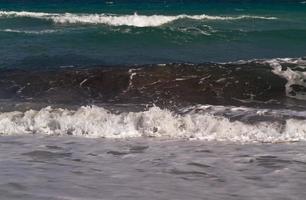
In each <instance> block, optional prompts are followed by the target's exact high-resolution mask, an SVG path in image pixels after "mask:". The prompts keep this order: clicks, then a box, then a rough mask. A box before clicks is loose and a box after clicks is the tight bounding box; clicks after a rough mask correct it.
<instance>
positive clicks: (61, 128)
mask: <svg viewBox="0 0 306 200" xmlns="http://www.w3.org/2000/svg"><path fill="white" fill-rule="evenodd" d="M198 109H199V108H197V109H195V110H194V109H193V110H192V111H191V112H186V113H185V114H177V113H174V112H171V111H169V110H163V109H160V108H158V107H152V108H150V109H148V110H147V111H142V112H123V113H120V114H114V113H111V112H110V111H109V110H107V109H104V108H102V107H97V106H86V107H80V108H79V109H78V110H75V111H73V110H68V109H52V108H51V107H46V108H43V109H41V110H39V111H35V110H28V111H26V112H17V111H15V112H7V113H1V114H0V133H1V134H3V135H16V134H17V135H18V134H19V135H22V134H42V135H67V134H68V135H74V136H81V137H91V138H99V137H103V138H130V137H158V138H160V137H162V138H175V139H178V138H181V139H198V140H208V141H211V140H216V141H233V142H290V141H301V140H305V139H306V123H305V122H306V121H305V120H298V119H293V118H289V119H287V120H286V121H285V123H283V122H282V123H278V122H275V121H270V122H269V121H261V122H258V123H252V124H247V123H243V122H241V121H238V120H236V121H235V120H234V121H233V120H229V119H228V118H226V117H223V116H218V115H214V114H213V113H212V112H208V110H209V109H210V110H211V107H206V108H205V107H202V111H203V112H198V111H196V110H198ZM220 109H221V108H217V110H220ZM223 109H225V110H227V111H228V110H229V108H223ZM245 109H246V110H248V109H247V108H245ZM245 109H244V110H245ZM212 110H214V109H212ZM230 110H232V111H233V112H235V110H236V111H237V110H240V109H237V108H236V109H235V108H230ZM263 113H264V112H258V116H260V115H263Z"/></svg>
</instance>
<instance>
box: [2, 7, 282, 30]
mask: <svg viewBox="0 0 306 200" xmlns="http://www.w3.org/2000/svg"><path fill="white" fill-rule="evenodd" d="M0 17H2V18H3V17H29V18H38V19H45V20H51V21H53V22H54V23H59V24H107V25H111V26H135V27H156V26H161V25H164V24H167V23H171V22H173V21H176V20H180V19H191V20H243V19H260V20H275V19H277V18H276V17H265V16H253V15H239V16H210V15H205V14H202V15H186V14H181V15H176V16H166V15H150V16H148V15H138V14H137V13H135V14H133V15H115V14H74V13H44V12H27V11H20V12H17V11H0Z"/></svg>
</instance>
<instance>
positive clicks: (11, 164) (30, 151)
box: [0, 136, 306, 200]
mask: <svg viewBox="0 0 306 200" xmlns="http://www.w3.org/2000/svg"><path fill="white" fill-rule="evenodd" d="M305 147H306V144H305V142H299V143H280V144H262V143H260V144H259V143H257V144H237V143H220V142H219V143H215V142H203V141H183V140H160V139H150V138H141V139H129V140H110V139H84V138H77V137H38V136H25V137H15V136H3V137H0V149H1V151H0V197H1V199H31V200H33V199H39V200H41V199H50V200H51V199H52V200H53V199H54V200H55V199H56V200H60V199H61V200H62V199H182V200H185V199H233V200H237V199H269V200H270V199H275V200H276V199H277V200H279V199H304V198H305V195H306V191H305V187H306V156H305V154H306V150H305V149H306V148H305Z"/></svg>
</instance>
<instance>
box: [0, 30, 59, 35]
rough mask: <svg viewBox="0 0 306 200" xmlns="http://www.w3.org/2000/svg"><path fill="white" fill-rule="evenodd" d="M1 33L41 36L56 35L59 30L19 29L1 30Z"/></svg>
mask: <svg viewBox="0 0 306 200" xmlns="http://www.w3.org/2000/svg"><path fill="white" fill-rule="evenodd" d="M0 32H8V33H24V34H34V35H41V34H48V33H56V32H58V30H50V29H47V30H38V31H34V30H18V29H0Z"/></svg>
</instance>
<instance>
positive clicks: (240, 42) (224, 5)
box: [0, 0, 306, 68]
mask: <svg viewBox="0 0 306 200" xmlns="http://www.w3.org/2000/svg"><path fill="white" fill-rule="evenodd" d="M0 10H1V11H2V12H1V14H0V47H1V48H0V66H1V67H42V68H45V67H59V66H67V65H68V66H69V65H74V66H93V65H113V64H115V65H117V64H147V63H170V62H180V63H181V62H191V63H202V62H227V61H236V60H240V59H243V60H248V59H255V58H257V59H258V58H275V57H302V56H304V55H305V54H306V48H305V46H306V23H305V22H306V4H305V3H303V2H301V1H145V2H144V1H59V0H58V1H43V2H41V1H0ZM22 11H26V12H27V13H26V14H24V13H23V14H22ZM65 13H66V14H65ZM67 13H68V14H67ZM38 15H40V16H38ZM204 15H205V16H204ZM203 16H204V17H203ZM154 17H155V18H154ZM167 17H170V18H171V17H174V18H173V19H172V18H171V19H168V18H167ZM166 18H167V19H166ZM122 20H123V21H122Z"/></svg>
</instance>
